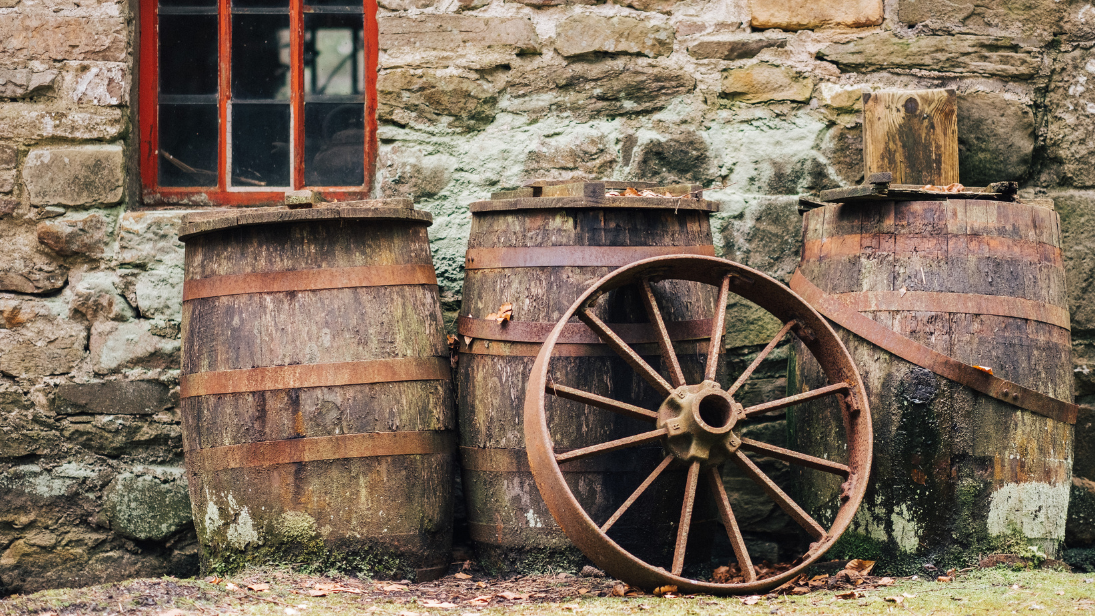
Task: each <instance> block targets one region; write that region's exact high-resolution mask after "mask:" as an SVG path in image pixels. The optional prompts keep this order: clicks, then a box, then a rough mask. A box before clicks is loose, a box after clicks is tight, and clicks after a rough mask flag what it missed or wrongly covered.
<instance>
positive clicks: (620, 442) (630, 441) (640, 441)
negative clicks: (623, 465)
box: [555, 428, 666, 463]
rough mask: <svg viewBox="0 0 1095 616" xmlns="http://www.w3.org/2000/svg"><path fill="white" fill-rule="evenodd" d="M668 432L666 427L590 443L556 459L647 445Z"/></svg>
mask: <svg viewBox="0 0 1095 616" xmlns="http://www.w3.org/2000/svg"><path fill="white" fill-rule="evenodd" d="M665 434H666V429H665V428H660V429H658V430H651V431H650V432H643V433H642V434H636V435H635V436H628V437H624V438H618V439H616V440H614V441H608V442H607V443H601V444H599V445H590V446H589V447H582V448H580V449H572V450H570V451H568V452H566V453H561V454H558V455H556V456H555V461H556V462H558V463H563V462H566V461H568V460H581V459H582V458H588V457H590V456H599V455H601V454H605V453H608V452H610V451H616V450H617V449H626V448H628V447H638V446H639V445H645V444H647V443H652V442H654V441H657V440H659V439H660V438H662V437H663V436H665Z"/></svg>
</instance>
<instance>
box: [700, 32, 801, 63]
mask: <svg viewBox="0 0 1095 616" xmlns="http://www.w3.org/2000/svg"><path fill="white" fill-rule="evenodd" d="M786 46H787V39H778V38H744V37H734V38H708V39H703V40H699V41H696V42H695V43H692V44H690V45H689V46H688V55H690V56H692V57H693V58H696V59H697V60H728V61H733V60H747V59H749V58H752V57H755V56H756V55H757V54H758V53H760V52H762V51H764V50H765V49H771V48H781V47H786Z"/></svg>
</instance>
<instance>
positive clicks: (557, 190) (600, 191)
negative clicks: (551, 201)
mask: <svg viewBox="0 0 1095 616" xmlns="http://www.w3.org/2000/svg"><path fill="white" fill-rule="evenodd" d="M540 196H542V197H583V198H585V199H603V198H604V196H605V183H604V182H576V183H574V184H559V185H556V186H545V187H543V189H542V192H541V193H540Z"/></svg>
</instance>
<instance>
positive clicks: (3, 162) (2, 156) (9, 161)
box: [0, 143, 19, 169]
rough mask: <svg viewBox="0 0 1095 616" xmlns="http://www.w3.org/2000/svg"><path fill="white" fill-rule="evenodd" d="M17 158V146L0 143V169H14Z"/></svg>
mask: <svg viewBox="0 0 1095 616" xmlns="http://www.w3.org/2000/svg"><path fill="white" fill-rule="evenodd" d="M18 160H19V148H17V147H15V146H14V145H11V144H8V143H0V169H14V168H15V163H16V162H18Z"/></svg>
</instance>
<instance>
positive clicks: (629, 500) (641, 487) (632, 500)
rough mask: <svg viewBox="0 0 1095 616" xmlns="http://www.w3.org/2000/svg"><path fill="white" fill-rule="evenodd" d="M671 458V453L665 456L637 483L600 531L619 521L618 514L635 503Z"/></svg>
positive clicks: (606, 530) (604, 531) (621, 513)
mask: <svg viewBox="0 0 1095 616" xmlns="http://www.w3.org/2000/svg"><path fill="white" fill-rule="evenodd" d="M673 460H674V456H671V455H669V456H666V457H665V459H664V460H662V463H661V464H659V465H658V468H656V469H654V472H653V473H650V476H649V477H647V478H646V479H645V480H644V481H643V482H642V484H641V485H639V487H638V488H636V489H635V491H634V492H632V493H631V496H628V497H627V500H625V501H624V504H622V505H620V508H619V509H617V510H616V513H613V514H612V517H610V518H609V519H608V521H607V522H605V523H604V525H603V526H601V532H602V533H607V532H608V529H610V528H612V525H613V524H615V523H616V522H617V521H619V519H620V516H622V515H623V514H624V512H626V511H627V510H628V508H629V507H631V505H634V504H635V501H636V500H638V499H639V497H640V496H642V494H643V492H645V491H646V489H647V488H649V487H650V484H652V483H654V480H655V479H657V478H658V475H661V474H662V471H664V470H665V469H666V467H668V466H669V463H670V462H672V461H673Z"/></svg>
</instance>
